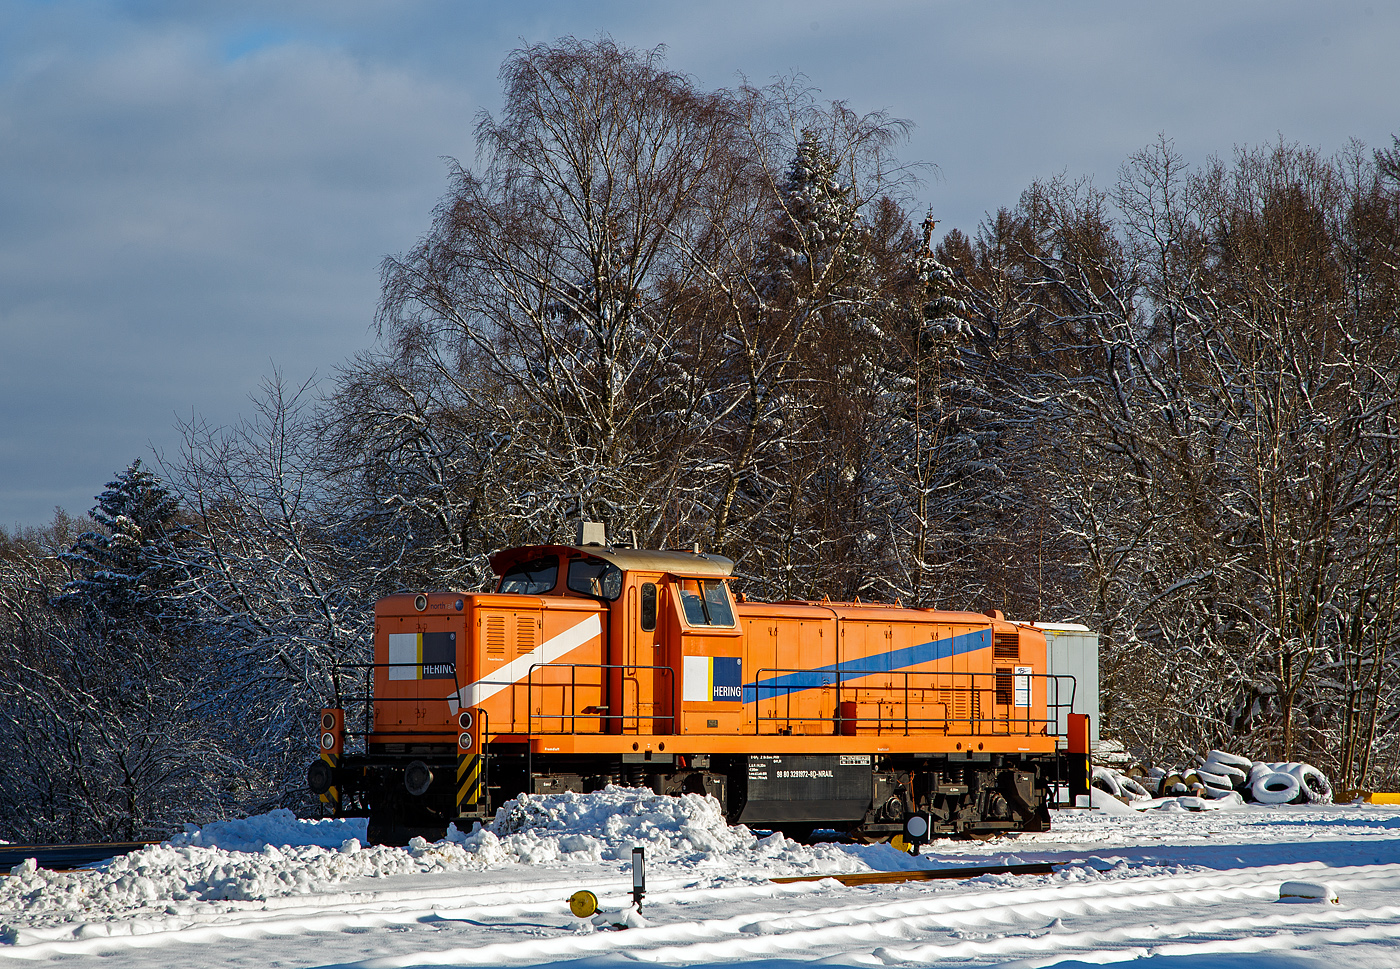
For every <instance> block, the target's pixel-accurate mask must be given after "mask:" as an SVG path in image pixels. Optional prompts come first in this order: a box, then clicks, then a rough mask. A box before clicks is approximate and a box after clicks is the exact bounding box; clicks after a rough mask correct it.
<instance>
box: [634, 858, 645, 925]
mask: <svg viewBox="0 0 1400 969" xmlns="http://www.w3.org/2000/svg"><path fill="white" fill-rule="evenodd" d="M646 893H647V857H646V851H645V850H644V849H643V848H642V847H641V846H640V845H638V846H637V847H636V848H633V849H632V904H633V905H635V906H637V911H638V912H640V911H641V910H642V896H643V895H645V894H646Z"/></svg>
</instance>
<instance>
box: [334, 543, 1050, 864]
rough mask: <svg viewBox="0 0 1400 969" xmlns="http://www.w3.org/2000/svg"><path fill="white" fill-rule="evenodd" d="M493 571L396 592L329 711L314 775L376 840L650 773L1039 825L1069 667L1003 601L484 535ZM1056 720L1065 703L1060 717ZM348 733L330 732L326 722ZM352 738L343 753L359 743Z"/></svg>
mask: <svg viewBox="0 0 1400 969" xmlns="http://www.w3.org/2000/svg"><path fill="white" fill-rule="evenodd" d="M490 561H491V565H492V568H493V570H494V571H495V572H496V573H497V575H498V580H497V583H496V587H495V591H493V592H489V593H476V594H456V593H419V594H416V595H415V594H403V595H396V596H390V597H387V598H385V599H383V600H381V601H380V602H379V603H377V604H376V607H375V632H374V661H373V662H372V663H368V664H360V665H359V666H358V667H351V666H347V667H345V668H343V669H342V671H341V673H340V676H339V677H338V680H337V682H338V689H339V684H341V683H342V681H344V682H345V683H347V684H348V680H349V677H350V676H351V675H352V674H354V675H356V676H357V677H358V686H357V687H356V688H352V689H347V690H344V691H343V693H342V695H341V696H339V697H338V698H337V700H336V701H335V705H334V707H331V708H328V709H327V710H326V711H323V714H324V715H325V717H329V718H330V719H329V720H327V722H331V721H332V720H333V721H335V722H336V723H337V724H339V726H338V727H337V729H336V730H331V731H327V732H326V734H325V735H324V736H323V737H322V746H323V754H322V760H321V761H320V762H318V764H320V765H321V766H319V767H313V770H312V776H311V777H310V781H311V785H312V789H313V790H315V791H316V792H317V793H318V794H321V796H322V799H323V800H324V801H325V802H326V803H327V805H328V806H329V808H330V809H331V810H332V811H333V812H334V813H337V814H348V813H366V812H367V813H369V815H370V818H371V833H370V836H371V838H372V839H373V840H379V841H389V842H402V841H406V840H407V838H409V837H412V836H413V835H415V834H421V835H424V836H435V837H440V836H441V834H442V832H443V831H444V830H445V828H446V825H447V824H449V823H457V824H458V825H459V826H464V825H466V824H468V823H469V822H472V821H484V820H487V819H489V818H490V817H491V816H492V815H493V814H494V811H495V809H496V808H498V807H499V806H500V805H501V804H503V803H504V802H505V801H506V800H509V799H510V798H512V797H516V796H518V795H520V794H535V793H549V792H558V791H570V790H572V791H579V792H583V791H589V790H596V789H600V788H602V787H604V786H606V785H608V784H630V785H639V786H640V785H645V786H648V787H650V788H652V789H653V790H655V791H656V792H658V793H671V794H678V793H686V792H690V793H703V794H710V795H713V796H715V797H716V798H718V799H719V800H720V802H721V804H722V805H723V806H724V808H725V811H726V813H727V815H728V816H729V818H730V819H731V820H733V821H742V822H744V823H749V824H753V825H757V826H762V827H783V828H786V829H789V830H804V831H806V830H810V829H811V828H813V827H830V828H837V829H843V830H852V831H856V832H860V833H863V834H864V835H867V836H883V835H888V834H892V833H895V832H896V831H898V830H899V826H900V825H901V824H902V823H903V821H904V820H905V818H906V817H907V816H909V815H910V814H913V813H916V812H923V813H925V814H927V815H928V817H929V819H930V824H931V828H932V830H934V831H935V832H947V833H977V832H994V831H999V830H1015V829H1031V830H1034V829H1039V828H1040V827H1043V826H1044V824H1045V823H1046V822H1047V820H1048V813H1047V812H1046V810H1045V805H1046V789H1047V787H1048V785H1049V784H1050V783H1051V782H1052V780H1054V779H1055V777H1056V776H1058V775H1059V774H1060V773H1061V772H1062V768H1061V760H1060V759H1059V750H1058V744H1057V738H1056V737H1055V736H1054V735H1053V733H1052V731H1051V726H1052V725H1053V724H1054V723H1055V722H1056V715H1057V713H1058V712H1059V711H1061V710H1062V709H1063V708H1065V707H1066V706H1067V703H1068V702H1072V684H1068V687H1069V688H1068V689H1066V686H1067V684H1064V683H1062V682H1059V681H1060V680H1064V679H1067V678H1065V677H1061V678H1053V677H1049V676H1048V675H1047V674H1046V673H1045V639H1044V635H1043V634H1042V633H1040V632H1039V631H1037V630H1035V629H1034V628H1032V627H1030V626H1027V625H1017V624H1013V623H1009V622H1006V621H1005V620H1004V619H1003V618H1002V617H1001V616H1000V615H999V614H996V615H992V616H987V615H980V614H973V613H955V612H939V611H935V610H931V609H906V608H902V607H899V606H897V605H881V604H871V603H833V602H828V601H822V602H782V603H760V602H748V601H745V602H736V601H735V599H734V596H733V594H732V592H731V590H730V588H729V578H730V575H731V573H732V571H733V562H732V561H731V560H729V559H727V558H724V557H722V556H717V555H705V554H701V553H692V552H682V551H650V550H642V549H632V548H622V547H614V546H607V545H601V544H578V545H573V546H567V545H540V546H528V547H524V548H516V549H507V550H503V551H500V552H497V553H495V554H494V555H492V556H491V559H490ZM1059 719H1060V721H1061V722H1062V721H1063V717H1062V716H1061V717H1060V718H1059ZM328 736H329V737H331V739H332V742H331V743H330V744H329V745H327V743H326V737H328ZM347 749H348V750H350V751H351V752H350V753H348V754H347V753H346V752H345V751H346V750H347Z"/></svg>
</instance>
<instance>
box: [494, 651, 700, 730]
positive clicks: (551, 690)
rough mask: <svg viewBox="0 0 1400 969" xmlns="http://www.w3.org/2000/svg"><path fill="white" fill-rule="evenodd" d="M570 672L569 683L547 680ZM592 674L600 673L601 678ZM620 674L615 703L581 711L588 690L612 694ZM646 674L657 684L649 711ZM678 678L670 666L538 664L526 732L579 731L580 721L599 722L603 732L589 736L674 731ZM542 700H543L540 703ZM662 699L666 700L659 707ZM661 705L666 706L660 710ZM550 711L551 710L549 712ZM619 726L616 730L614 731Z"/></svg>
mask: <svg viewBox="0 0 1400 969" xmlns="http://www.w3.org/2000/svg"><path fill="white" fill-rule="evenodd" d="M566 670H567V671H568V676H567V678H566V679H565V678H559V679H556V680H555V681H554V682H547V681H544V680H543V679H541V676H542V675H543V674H546V673H548V674H554V675H555V676H556V677H558V674H560V673H561V672H563V671H566ZM590 671H596V673H597V677H596V680H595V679H594V677H593V676H592V674H591V673H590ZM614 671H616V672H617V673H618V674H619V681H620V682H621V684H622V689H621V694H622V695H621V696H618V697H612V696H609V697H608V699H609V700H610V703H609V704H608V705H606V706H604V705H600V704H588V703H585V704H584V705H583V706H582V707H580V706H579V696H580V694H581V693H584V692H585V691H597V693H598V695H599V697H600V698H601V697H602V696H605V695H608V694H609V693H610V692H611V691H610V690H609V689H608V688H607V683H608V680H609V679H610V674H612V673H613V672H614ZM643 672H645V673H649V674H651V676H652V680H653V683H652V689H651V696H652V698H653V699H652V702H651V709H650V710H644V709H643V691H642V683H641V680H640V679H639V678H638V677H637V675H636V674H638V673H643ZM629 674H630V675H629ZM674 676H675V670H673V669H671V667H669V666H635V665H628V664H617V663H536V664H535V665H533V666H531V667H530V670H529V672H528V673H527V674H526V679H525V710H526V716H527V721H526V733H527V734H528V735H530V736H536V735H548V734H573V733H579V732H580V731H579V730H578V722H579V721H580V720H589V721H597V722H598V729H597V730H586V731H582V732H584V733H664V734H669V733H673V732H674V729H673V728H674V726H675V722H676V717H675V714H674V713H673V712H670V710H669V708H670V705H671V698H672V697H674V696H675V692H674V690H673V688H672V687H673V682H674V680H673V677H674ZM516 685H518V684H516ZM629 691H630V696H629ZM585 699H587V697H586V698H585ZM536 700H539V703H538V705H537V704H536ZM657 700H661V701H662V702H661V703H657V702H656V701H657ZM614 702H615V703H616V704H617V707H618V709H616V710H614V709H613V707H612V703H614ZM658 707H661V711H660V712H658V710H657V708H658ZM546 710H547V711H549V712H543V711H546ZM536 711H540V712H536ZM643 721H650V722H651V724H652V727H651V729H650V730H646V731H643V730H642V723H643ZM547 723H549V724H557V727H556V728H555V729H548V727H547ZM658 724H664V726H665V729H657V725H658ZM614 726H615V727H616V729H612V728H613V727H614ZM629 728H630V729H629Z"/></svg>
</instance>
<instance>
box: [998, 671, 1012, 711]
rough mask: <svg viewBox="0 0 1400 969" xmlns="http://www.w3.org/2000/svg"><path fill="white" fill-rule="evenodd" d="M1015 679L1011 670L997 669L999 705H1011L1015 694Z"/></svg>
mask: <svg viewBox="0 0 1400 969" xmlns="http://www.w3.org/2000/svg"><path fill="white" fill-rule="evenodd" d="M1014 689H1015V680H1014V679H1013V674H1012V672H1011V671H1010V670H997V705H998V706H1003V707H1009V706H1011V701H1012V699H1013V696H1014Z"/></svg>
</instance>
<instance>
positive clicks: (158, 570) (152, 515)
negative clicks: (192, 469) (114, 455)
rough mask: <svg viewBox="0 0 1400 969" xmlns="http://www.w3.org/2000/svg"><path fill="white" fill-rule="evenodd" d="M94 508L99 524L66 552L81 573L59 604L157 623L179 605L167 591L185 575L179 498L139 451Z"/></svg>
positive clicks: (119, 620) (145, 624) (121, 621)
mask: <svg viewBox="0 0 1400 969" xmlns="http://www.w3.org/2000/svg"><path fill="white" fill-rule="evenodd" d="M88 516H89V517H90V518H91V519H92V521H93V522H94V523H95V524H96V525H97V526H98V528H97V529H94V530H92V531H87V532H84V533H83V534H81V535H79V536H78V538H77V540H76V541H75V542H74V543H73V545H72V547H71V548H70V549H69V550H68V551H66V552H62V553H60V554H59V558H60V559H61V560H62V561H64V562H65V563H66V564H67V565H68V567H69V569H70V570H71V572H72V573H73V576H74V578H73V579H72V580H71V581H70V582H68V583H67V584H66V585H65V586H64V587H63V594H62V595H61V596H60V597H59V602H58V604H60V605H64V606H70V607H78V608H82V609H84V610H85V611H86V612H87V613H88V615H89V618H93V619H97V618H104V619H105V620H107V621H109V622H110V623H113V624H115V625H117V626H123V625H128V624H134V625H136V626H139V627H141V628H143V629H147V630H149V631H158V630H159V629H160V628H161V626H162V625H164V624H166V623H168V622H169V621H170V620H171V619H172V618H173V615H174V614H175V613H177V612H178V611H179V610H175V609H172V608H171V603H170V601H169V600H168V597H167V596H166V595H165V594H164V593H167V592H169V590H171V589H173V588H174V587H175V586H176V585H177V584H178V583H179V578H180V569H179V564H178V556H177V554H176V553H177V545H178V544H179V541H180V536H181V526H180V523H179V504H178V502H177V501H176V500H175V498H174V496H172V495H171V493H170V491H169V490H168V489H167V488H166V487H165V485H164V483H163V482H162V481H161V480H160V478H159V477H157V476H156V475H155V474H153V473H152V472H150V471H148V470H146V469H144V468H142V467H141V459H140V458H137V459H136V460H135V461H133V462H132V463H131V464H130V465H129V466H128V467H127V469H126V470H125V471H123V472H121V473H119V474H118V475H117V477H116V480H114V481H109V482H108V483H107V490H106V491H104V492H102V494H100V495H98V496H97V507H95V508H93V509H92V511H91V512H89V513H88Z"/></svg>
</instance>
